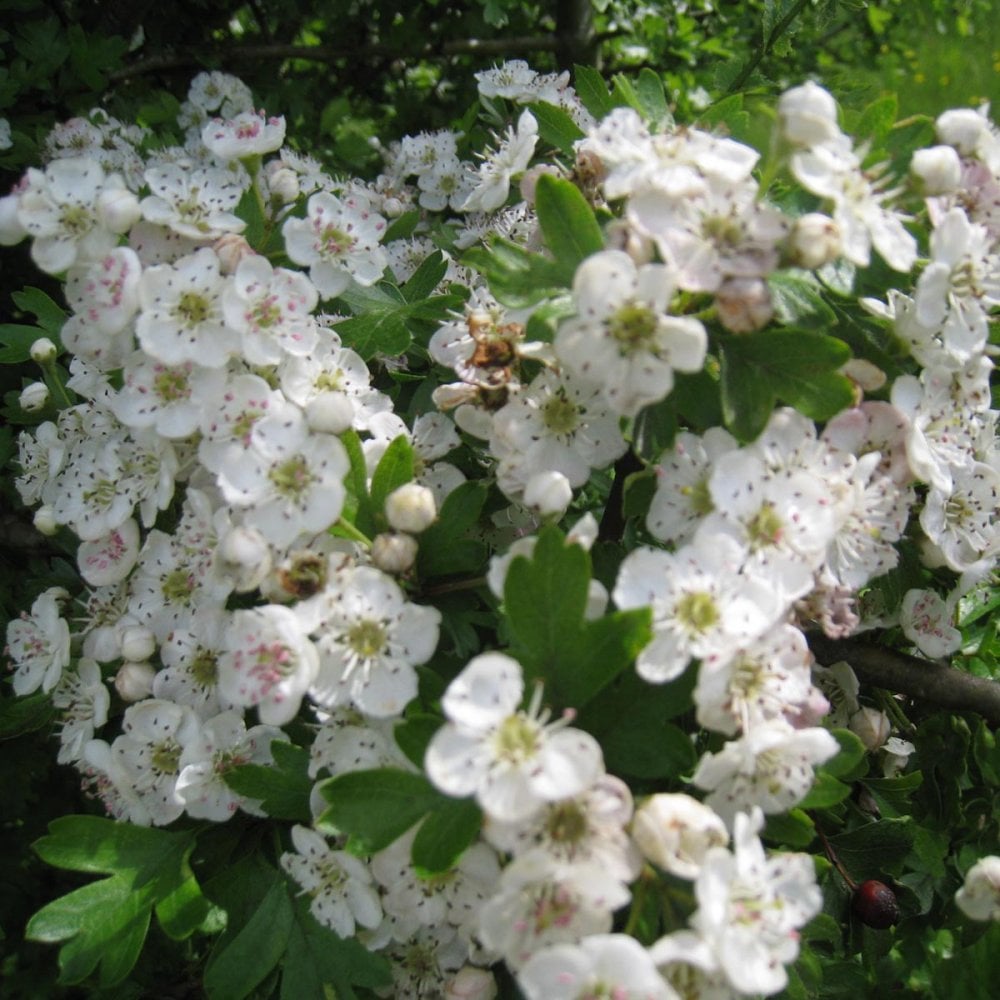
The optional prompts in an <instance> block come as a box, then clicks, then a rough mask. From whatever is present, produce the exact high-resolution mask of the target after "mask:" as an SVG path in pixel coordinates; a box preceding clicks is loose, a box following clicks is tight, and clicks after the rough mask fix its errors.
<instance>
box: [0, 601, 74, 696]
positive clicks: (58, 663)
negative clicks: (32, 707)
mask: <svg viewBox="0 0 1000 1000" xmlns="http://www.w3.org/2000/svg"><path fill="white" fill-rule="evenodd" d="M66 597H68V595H67V593H66V591H65V590H63V588H62V587H49V589H48V590H46V591H43V592H42V593H41V594H39V595H38V597H36V598H35V600H34V603H33V604H32V605H31V612H30V613H28V612H24V611H22V612H21V615H20V617H18V618H14V619H12V620H11V622H10V623H9V624H8V625H7V647H6V652H7V655H8V656H10V659H11V667H12V668H13V670H14V677H13V681H12V683H13V686H14V694H16V695H18V696H19V697H23V696H24V695H27V694H32V693H33V692H35V691H37V690H38V689H39V688H41V689H42V691H44V692H46V694H47V693H48V692H49V691H51V690H52V689H53V688H55V686H56V685H57V684H58V683H59V679H60V678H61V677H62V673H63V671H64V670H65V669H66V667H68V666H69V663H70V635H69V624H68V623H67V622H66V620H65V619H64V618H63V617H62V612H61V610H60V606H59V602H60V601H62V600H64V599H65V598H66Z"/></svg>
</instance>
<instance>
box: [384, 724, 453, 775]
mask: <svg viewBox="0 0 1000 1000" xmlns="http://www.w3.org/2000/svg"><path fill="white" fill-rule="evenodd" d="M440 728H441V719H440V718H439V717H438V716H436V715H427V714H425V713H424V714H414V715H410V716H408V717H407V718H406V720H405V721H403V722H401V723H399V725H397V726H396V728H395V729H393V731H392V735H393V737H394V738H395V740H396V745H397V746H398V747H399V749H400V750H402V751H403V753H405V754H406V756H407V758H408V759H409V760H411V761H412V762H413V763H414V764H416V766H417V767H423V766H424V754H425V753H426V752H427V744H428V743H430V741H431V737H432V736H433V735H434V734H435V733H436V732H437V731H438V730H439V729H440Z"/></svg>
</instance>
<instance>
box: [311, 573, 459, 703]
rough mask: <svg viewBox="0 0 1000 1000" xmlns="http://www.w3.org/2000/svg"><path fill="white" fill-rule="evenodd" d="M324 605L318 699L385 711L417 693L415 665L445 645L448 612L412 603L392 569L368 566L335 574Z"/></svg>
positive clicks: (320, 602) (318, 630)
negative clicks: (441, 636) (441, 633)
mask: <svg viewBox="0 0 1000 1000" xmlns="http://www.w3.org/2000/svg"><path fill="white" fill-rule="evenodd" d="M316 613H317V614H318V617H319V624H318V625H317V626H316V627H315V628H314V630H313V631H314V632H315V633H316V634H317V636H318V638H317V640H316V645H317V647H318V649H319V653H320V661H319V672H318V673H317V675H316V679H315V681H314V682H313V685H312V687H311V688H310V690H309V696H310V697H311V698H312V699H313V701H315V702H316V703H317V704H319V705H322V706H323V707H324V708H333V707H335V706H340V705H351V704H353V705H354V706H356V707H357V708H358V709H360V710H361V711H362V712H364V713H365V714H367V715H373V716H375V717H378V718H384V717H387V716H393V715H399V714H400V713H401V712H402V711H403V709H404V708H405V707H406V706H407V704H408V703H409V702H410V701H411V700H412V699H413V698H414V697H415V696H416V694H417V673H416V670H415V669H414V668H415V667H416V666H418V665H419V664H421V663H425V662H426V661H427V660H429V659H430V657H431V656H432V655H433V653H434V649H435V647H436V646H437V641H438V627H439V625H440V622H441V614H440V612H439V611H438V610H437V609H436V608H431V607H425V606H423V605H420V604H412V603H410V602H409V601H407V600H405V599H404V597H403V592H402V591H401V590H400V588H399V586H398V584H397V583H396V582H395V581H394V580H393V579H392V578H391V577H389V576H387V575H386V574H385V573H382V572H381V571H380V570H377V569H374V568H373V567H369V566H362V567H358V568H356V569H348V570H345V571H344V572H343V573H341V574H340V575H339V578H337V579H335V580H334V581H332V582H331V584H330V586H329V587H328V589H327V590H326V591H325V592H324V593H323V594H321V595H320V596H319V598H318V603H317V605H316Z"/></svg>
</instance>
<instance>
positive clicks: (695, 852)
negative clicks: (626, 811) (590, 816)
mask: <svg viewBox="0 0 1000 1000" xmlns="http://www.w3.org/2000/svg"><path fill="white" fill-rule="evenodd" d="M632 839H633V840H634V841H635V843H636V846H637V847H638V848H639V850H640V851H642V853H643V854H644V855H645V857H646V858H647V859H648V860H650V861H652V862H653V864H654V865H657V866H659V867H660V868H662V869H664V871H668V872H670V873H671V874H673V875H679V876H680V877H681V878H687V879H695V878H697V877H698V872H699V871H701V865H702V861H703V859H704V857H705V854H706V852H707V851H708V850H709V848H712V847H724V846H725V845H726V844H728V843H729V833H728V831H727V830H726V824H725V823H724V822H723V821H722V817H721V816H719V815H718V813H716V812H715V810H714V809H710V808H709V807H708V806H706V805H704V804H703V803H701V802H699V801H698V800H697V799H693V798H691V796H690V795H680V794H676V795H668V794H662V795H654V796H652V798H649V799H647V800H646V801H645V802H644V803H643V804H642V805H641V806H639V808H638V809H637V810H636V813H635V817H634V818H633V820H632Z"/></svg>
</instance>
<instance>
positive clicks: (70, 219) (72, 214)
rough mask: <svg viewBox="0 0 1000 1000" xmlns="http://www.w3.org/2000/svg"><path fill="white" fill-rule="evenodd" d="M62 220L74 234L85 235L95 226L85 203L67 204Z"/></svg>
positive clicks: (64, 225) (66, 227)
mask: <svg viewBox="0 0 1000 1000" xmlns="http://www.w3.org/2000/svg"><path fill="white" fill-rule="evenodd" d="M60 221H61V222H62V224H63V227H64V228H65V229H66V230H67V231H68V232H69V233H70V234H71V235H73V236H84V235H86V234H87V233H89V232H90V230H91V229H92V228H93V219H92V218H91V215H90V212H89V211H88V210H87V209H86V208H84V206H83V205H67V206H66V208H64V209H63V212H62V217H61V219H60Z"/></svg>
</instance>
